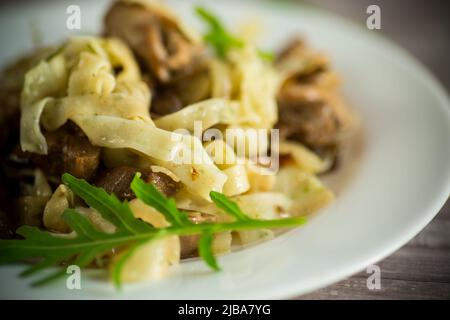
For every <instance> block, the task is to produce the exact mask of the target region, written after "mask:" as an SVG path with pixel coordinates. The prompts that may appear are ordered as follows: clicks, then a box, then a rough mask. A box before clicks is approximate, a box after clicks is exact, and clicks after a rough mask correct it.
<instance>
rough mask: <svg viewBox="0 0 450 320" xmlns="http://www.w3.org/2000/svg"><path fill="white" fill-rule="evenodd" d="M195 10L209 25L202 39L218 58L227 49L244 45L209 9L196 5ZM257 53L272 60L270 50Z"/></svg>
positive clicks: (264, 58)
mask: <svg viewBox="0 0 450 320" xmlns="http://www.w3.org/2000/svg"><path fill="white" fill-rule="evenodd" d="M195 12H196V13H197V15H198V16H199V17H200V18H201V19H202V20H203V21H204V22H205V23H206V24H207V25H208V27H209V30H208V31H207V32H206V33H205V34H204V36H203V40H204V41H205V42H206V43H208V44H210V45H211V46H212V47H213V49H214V51H215V53H216V55H217V56H218V57H219V58H222V59H224V58H226V56H227V53H228V51H229V50H230V49H232V48H242V47H244V45H245V43H244V41H243V40H242V39H239V38H238V37H236V36H234V35H232V34H231V33H229V32H228V31H227V30H226V28H225V26H224V25H223V23H222V22H221V21H220V20H219V18H218V17H217V16H215V15H214V14H213V13H212V12H211V11H208V10H207V9H206V8H203V7H200V6H197V7H196V8H195ZM258 55H259V56H260V58H261V59H263V60H266V61H269V62H270V61H272V60H273V54H272V53H270V52H267V51H262V50H258Z"/></svg>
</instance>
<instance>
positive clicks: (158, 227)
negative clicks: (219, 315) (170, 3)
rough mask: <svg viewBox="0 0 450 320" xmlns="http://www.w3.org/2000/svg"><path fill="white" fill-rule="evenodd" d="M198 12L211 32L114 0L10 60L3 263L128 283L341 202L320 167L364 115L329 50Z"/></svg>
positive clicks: (139, 3)
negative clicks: (345, 93)
mask: <svg viewBox="0 0 450 320" xmlns="http://www.w3.org/2000/svg"><path fill="white" fill-rule="evenodd" d="M195 11H196V14H197V16H198V17H199V19H200V20H201V21H202V22H203V23H204V27H205V28H204V30H203V31H202V34H199V33H197V31H196V30H193V29H191V28H190V27H189V26H187V25H186V24H185V23H184V22H183V21H182V20H180V18H179V17H178V16H177V15H176V13H175V12H173V11H171V10H170V8H167V7H166V6H165V5H164V3H163V2H162V1H154V0H153V1H152V0H146V1H145V0H121V1H116V2H114V3H112V4H111V6H110V8H109V10H108V12H107V13H106V15H105V17H104V23H103V30H102V32H101V34H99V35H90V36H76V37H70V38H68V39H67V40H65V41H64V42H63V43H61V44H59V45H56V46H52V47H42V48H39V49H37V50H35V51H34V52H32V53H30V54H29V55H27V56H24V57H22V58H20V59H19V60H18V61H17V62H15V63H14V64H12V65H10V66H7V67H6V68H5V69H4V71H3V74H2V75H1V76H0V95H1V97H2V101H3V106H2V110H1V115H0V122H1V124H2V126H1V128H2V129H1V130H2V131H1V132H0V140H1V141H2V144H1V148H2V157H1V165H2V170H1V175H2V179H1V185H0V188H1V190H2V192H1V195H2V197H3V198H2V201H0V202H1V203H2V207H1V208H0V235H1V238H2V240H0V263H11V262H17V261H26V262H30V264H29V269H27V270H28V271H26V272H25V274H30V275H31V274H34V273H35V272H37V271H40V270H41V269H43V268H46V267H50V266H59V267H61V266H67V265H71V264H76V265H79V266H81V267H92V268H105V269H108V270H110V274H111V277H112V279H113V280H114V281H115V282H116V283H118V284H119V283H120V282H132V281H142V280H155V279H158V278H162V277H164V276H167V275H169V274H170V270H171V268H172V267H173V266H175V265H177V264H178V263H179V262H180V261H181V260H183V259H188V258H194V257H198V256H200V257H201V258H202V259H203V260H205V262H206V263H207V264H208V265H209V266H210V267H211V268H212V269H219V266H218V264H217V261H216V256H217V255H220V254H225V253H228V252H230V251H231V250H232V249H233V248H235V247H239V246H242V245H246V244H250V243H255V242H258V241H261V240H267V239H270V238H272V237H274V235H275V233H274V232H275V231H274V230H275V229H277V228H289V227H295V226H297V225H300V224H301V223H303V222H304V220H305V217H306V216H308V215H310V214H312V213H314V212H317V210H319V209H320V208H322V207H324V206H326V205H327V204H328V203H330V202H331V201H332V200H333V197H334V195H333V193H332V192H331V191H330V190H329V189H328V188H327V187H326V186H325V185H324V183H323V182H321V176H322V175H326V174H327V173H328V172H330V171H332V170H335V169H336V166H337V164H338V160H339V150H340V147H341V145H342V143H343V141H344V139H345V137H346V135H348V133H349V132H350V129H351V128H352V126H353V125H354V119H353V116H352V113H351V111H350V109H349V108H348V107H347V105H346V103H345V101H344V100H343V98H342V96H341V94H340V92H339V86H340V78H339V75H338V74H337V73H336V72H335V71H333V69H332V67H331V64H330V61H329V60H328V57H327V55H326V54H324V53H322V52H319V51H316V50H314V49H312V48H311V47H309V46H308V44H307V43H306V42H305V40H303V39H300V38H296V39H294V40H293V41H291V42H290V43H289V44H288V45H287V46H286V47H285V48H284V49H282V50H280V51H279V53H274V52H268V51H265V50H264V49H262V48H260V47H258V46H257V45H256V44H255V43H256V40H255V38H254V36H253V35H252V32H250V31H249V30H248V28H247V29H246V28H245V27H243V28H242V30H240V31H239V32H238V31H236V30H234V31H231V29H230V30H228V29H227V28H226V27H225V26H224V25H223V24H222V23H221V22H220V20H219V19H218V18H217V17H216V16H215V15H214V14H213V13H211V12H209V11H208V10H207V9H205V8H201V7H198V8H196V9H195ZM17 228H19V229H18V230H17ZM16 230H17V232H16ZM63 274H64V271H63ZM58 275H61V271H60V270H59V269H58V271H57V272H56V273H55V274H53V275H52V276H50V277H46V278H43V279H41V280H38V282H37V283H46V282H47V281H49V280H52V279H53V278H56V277H57V276H58Z"/></svg>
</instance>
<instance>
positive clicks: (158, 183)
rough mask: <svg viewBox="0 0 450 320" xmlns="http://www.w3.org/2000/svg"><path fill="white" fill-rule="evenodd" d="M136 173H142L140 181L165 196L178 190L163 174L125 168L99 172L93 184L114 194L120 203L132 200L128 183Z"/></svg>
mask: <svg viewBox="0 0 450 320" xmlns="http://www.w3.org/2000/svg"><path fill="white" fill-rule="evenodd" d="M138 171H140V172H141V173H142V179H144V181H146V182H148V183H152V184H153V185H155V187H156V188H158V190H159V191H161V192H162V193H164V194H165V195H166V196H172V195H174V194H175V192H176V191H177V189H178V184H177V183H176V182H175V181H173V180H172V179H171V178H170V177H169V176H167V175H165V174H164V173H161V172H158V173H155V172H152V171H149V170H138V169H136V168H132V167H127V166H121V167H116V168H113V169H108V170H105V171H103V172H101V173H100V174H99V176H98V177H97V178H96V179H95V181H94V184H95V185H96V186H98V187H101V188H103V189H105V190H106V192H108V193H114V194H115V195H116V196H117V197H118V198H119V199H120V200H122V201H123V200H132V199H134V198H136V196H135V194H134V193H133V191H132V190H131V188H130V183H131V181H132V180H133V178H134V176H135V174H136V172H138Z"/></svg>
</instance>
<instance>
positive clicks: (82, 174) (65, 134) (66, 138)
mask: <svg viewBox="0 0 450 320" xmlns="http://www.w3.org/2000/svg"><path fill="white" fill-rule="evenodd" d="M44 135H45V139H46V140H47V144H48V154H46V155H37V154H33V155H32V156H31V157H32V160H33V162H34V163H35V164H36V165H37V166H38V167H39V168H41V169H42V170H43V171H44V172H45V173H46V174H47V175H50V176H55V177H56V178H60V177H61V175H62V174H63V173H65V172H68V173H70V174H72V175H74V176H76V177H77V178H82V179H86V180H90V179H91V178H92V177H93V175H94V174H95V172H96V170H97V168H98V166H99V163H100V148H99V147H97V146H94V145H92V144H91V143H90V141H89V139H88V138H87V137H86V136H85V135H84V133H83V132H82V131H81V130H79V129H78V128H77V127H75V126H74V125H73V124H67V125H65V126H64V127H62V128H60V129H58V130H57V131H54V132H46V133H45V134H44Z"/></svg>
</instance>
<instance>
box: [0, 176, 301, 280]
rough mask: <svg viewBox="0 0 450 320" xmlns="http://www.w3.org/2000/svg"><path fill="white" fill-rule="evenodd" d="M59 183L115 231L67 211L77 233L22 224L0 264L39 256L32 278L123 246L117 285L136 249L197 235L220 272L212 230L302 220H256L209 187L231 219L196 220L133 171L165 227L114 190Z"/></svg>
mask: <svg viewBox="0 0 450 320" xmlns="http://www.w3.org/2000/svg"><path fill="white" fill-rule="evenodd" d="M62 181H63V182H64V183H65V184H66V185H67V186H68V187H69V188H70V189H71V190H72V191H73V192H74V194H76V195H77V196H79V197H80V198H81V199H83V200H84V201H85V202H86V204H88V205H89V206H90V207H92V208H94V209H96V210H97V211H98V212H99V213H100V214H101V215H102V217H103V218H104V219H106V220H108V221H109V222H111V223H112V224H113V225H114V226H115V227H116V230H115V232H114V233H106V232H103V231H100V230H98V229H96V228H95V226H94V225H92V223H91V222H90V220H89V219H87V218H86V217H85V216H83V215H81V214H79V213H78V212H76V210H74V209H67V210H65V212H64V213H63V218H64V220H65V221H66V222H67V224H68V225H69V226H70V227H71V228H72V229H73V230H74V231H75V232H76V233H75V234H74V235H73V236H71V237H68V236H61V235H55V234H52V233H49V232H47V231H42V230H40V229H38V228H36V227H30V226H22V227H20V228H19V229H18V230H17V234H19V235H21V236H22V237H23V238H24V239H23V240H0V264H7V263H12V262H17V261H23V260H28V259H36V258H38V259H40V260H39V262H37V263H36V264H34V265H31V266H29V267H28V268H27V269H26V270H25V271H24V272H23V273H22V274H21V275H22V276H30V275H33V274H35V273H37V272H39V271H42V270H43V269H46V268H48V267H51V266H55V265H60V264H62V263H70V264H76V265H78V266H79V267H86V266H88V265H89V264H91V263H92V262H93V261H94V260H95V259H96V258H97V257H99V256H102V255H104V254H107V253H108V252H111V250H113V249H121V248H126V249H127V251H126V253H125V254H123V255H122V256H121V258H120V260H119V261H117V263H116V264H115V265H114V270H113V274H112V277H113V281H114V283H115V285H116V286H117V287H120V284H121V279H120V275H121V270H122V267H123V266H124V264H125V262H126V261H127V259H128V258H129V257H130V256H131V255H132V254H133V252H134V250H135V249H136V248H138V247H139V246H140V245H142V244H144V243H147V242H148V241H152V240H156V239H160V238H163V237H166V236H169V235H178V236H183V235H194V234H200V240H199V244H198V249H199V250H198V251H199V254H200V256H201V257H202V258H203V260H204V261H205V262H206V263H207V264H208V265H209V266H210V267H211V268H212V269H213V270H219V266H218V264H217V261H216V258H215V256H214V254H213V251H212V241H213V235H214V233H216V232H222V231H228V230H252V229H261V228H289V227H296V226H299V225H301V224H303V223H304V222H305V219H304V218H303V217H293V218H285V219H277V220H257V219H252V218H250V217H248V216H247V215H245V214H244V213H243V212H242V211H241V210H240V208H239V206H238V205H237V204H236V203H235V202H233V201H231V200H230V199H228V198H227V197H226V196H225V195H223V194H221V193H218V192H214V191H212V192H211V193H210V196H211V199H212V201H213V202H214V203H215V204H216V206H217V207H218V208H220V209H222V210H223V211H224V212H226V213H227V214H229V215H231V216H232V217H234V221H232V222H226V223H203V224H194V223H192V222H191V221H189V219H188V218H187V214H186V213H184V212H180V211H179V210H178V209H177V207H176V204H175V201H174V200H173V199H168V198H166V197H165V196H164V195H163V194H162V193H161V192H160V191H158V189H156V187H155V186H153V185H151V184H147V183H145V182H144V181H143V180H142V179H141V178H140V175H139V174H137V175H136V176H135V177H134V179H133V181H132V183H131V189H132V190H133V192H134V193H135V194H136V196H137V198H139V199H141V200H142V201H143V202H144V203H146V204H147V205H149V206H152V207H153V208H155V209H156V210H158V211H159V212H161V213H162V214H163V215H164V217H165V218H166V219H167V221H168V222H170V226H168V227H165V228H155V227H153V226H152V225H150V224H149V223H147V222H144V221H143V220H140V219H137V218H135V217H134V216H133V213H132V211H131V210H130V207H129V206H128V203H127V202H126V201H124V202H121V201H119V200H118V199H117V197H116V196H115V195H114V194H111V195H110V194H108V193H107V192H106V191H105V190H104V189H102V188H97V187H94V186H92V185H90V184H89V183H88V182H86V181H85V180H81V179H77V178H75V177H73V176H71V175H70V174H67V173H66V174H64V175H63V177H62ZM64 274H65V270H64V269H59V270H57V271H56V272H54V273H51V274H50V275H47V276H45V277H43V278H41V279H39V280H37V281H36V282H34V283H33V285H42V284H45V283H48V282H49V281H52V280H54V279H57V278H59V277H61V276H63V275H64Z"/></svg>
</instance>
